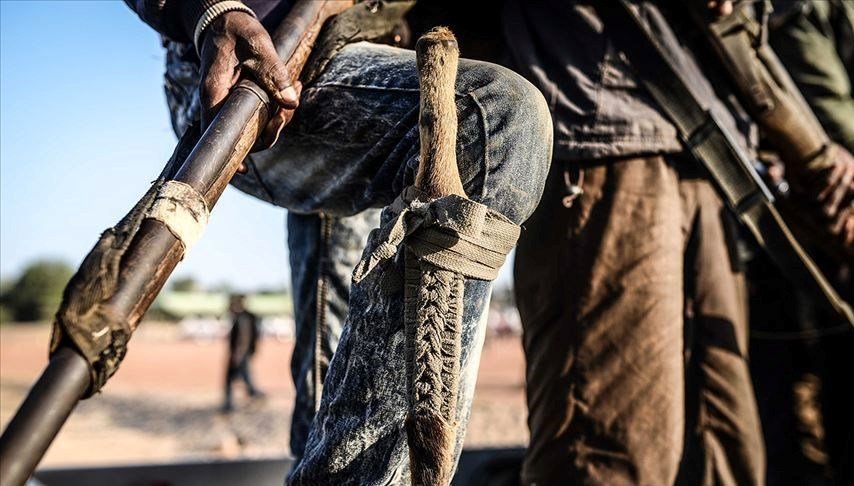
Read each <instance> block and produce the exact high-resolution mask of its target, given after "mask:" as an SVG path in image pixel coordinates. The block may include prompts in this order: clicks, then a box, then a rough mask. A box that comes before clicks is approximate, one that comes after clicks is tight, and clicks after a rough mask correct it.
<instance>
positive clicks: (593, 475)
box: [516, 156, 764, 485]
mask: <svg viewBox="0 0 854 486" xmlns="http://www.w3.org/2000/svg"><path fill="white" fill-rule="evenodd" d="M562 165H563V164H562V163H560V162H555V163H554V167H553V172H552V174H551V176H550V178H549V183H548V185H547V188H546V192H545V195H544V197H543V202H542V203H541V205H540V207H539V208H538V209H537V211H536V212H535V214H534V216H533V217H532V218H531V219H530V220H529V221H528V222H527V223H525V226H526V228H527V231H526V232H524V233H523V234H522V237H521V239H520V241H519V246H518V248H517V254H516V298H517V303H518V306H519V311H520V314H521V317H522V324H523V329H524V348H525V355H526V361H527V365H526V366H527V371H526V373H527V399H528V408H529V418H528V424H529V427H530V430H531V443H530V446H529V449H528V451H527V453H526V457H525V461H524V465H523V472H522V475H523V481H524V483H525V484H537V485H551V484H567V485H569V484H597V485H598V484H608V485H623V484H632V485H638V484H639V485H671V484H674V483H675V484H691V485H695V484H739V485H751V484H752V485H759V484H763V481H764V479H763V478H764V453H763V445H762V436H761V431H760V428H759V422H758V416H757V408H756V403H755V400H754V396H753V390H752V387H751V382H750V375H749V373H748V366H747V356H746V352H747V328H746V315H745V312H746V310H745V306H744V299H745V295H744V280H743V276H742V275H741V274H740V273H739V272H737V271H736V270H735V268H737V267H735V266H734V265H733V260H732V259H731V256H730V249H729V248H728V245H727V237H726V236H727V235H726V234H725V228H726V225H725V224H723V222H722V217H723V215H724V208H723V207H722V203H721V201H720V199H719V198H718V197H717V195H716V194H715V192H714V189H713V188H712V187H711V185H710V183H709V182H708V181H707V180H706V179H705V178H704V177H703V176H702V175H701V174H699V173H698V172H699V170H698V169H697V168H696V164H695V163H693V162H692V161H689V160H682V159H679V160H676V158H675V156H648V157H639V158H634V159H617V160H600V161H597V162H596V163H591V164H587V165H586V168H583V169H582V173H583V182H582V183H581V184H580V185H581V186H582V188H583V191H584V193H583V194H582V195H581V196H580V197H579V198H578V199H576V200H575V201H574V203H573V205H572V207H571V208H569V209H567V208H565V207H564V206H563V205H562V204H561V197H562V196H563V195H564V192H563V191H564V190H565V189H564V187H565V186H564V179H563V173H562V167H561V166H562ZM581 165H582V166H583V165H584V164H583V163H582V164H581ZM570 173H572V172H571V171H570ZM686 316H687V317H688V318H689V319H688V320H687V323H689V324H688V325H686ZM686 356H687V357H686Z"/></svg>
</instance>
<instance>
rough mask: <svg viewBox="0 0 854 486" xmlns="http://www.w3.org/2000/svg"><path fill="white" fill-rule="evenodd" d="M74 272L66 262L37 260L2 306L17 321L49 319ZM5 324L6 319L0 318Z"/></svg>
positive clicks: (18, 281) (25, 271)
mask: <svg viewBox="0 0 854 486" xmlns="http://www.w3.org/2000/svg"><path fill="white" fill-rule="evenodd" d="M73 273H74V270H73V269H72V268H71V267H70V266H69V265H68V264H67V263H65V262H61V261H54V260H39V261H36V262H34V263H32V264H30V265H29V266H28V267H27V268H25V269H24V271H23V272H22V273H21V276H20V277H18V280H17V281H16V282H15V283H14V284H13V285H12V286H11V288H10V289H8V290H7V291H6V292H5V293H4V295H3V305H4V307H6V308H7V309H8V310H9V311H10V312H11V315H12V316H11V317H12V319H14V320H16V321H40V320H45V319H51V318H52V317H53V315H54V313H56V310H57V309H58V308H59V303H60V302H61V301H62V291H63V290H64V289H65V284H67V283H68V279H70V278H71V275H72V274H73ZM3 321H4V322H5V321H6V319H5V316H4V318H3Z"/></svg>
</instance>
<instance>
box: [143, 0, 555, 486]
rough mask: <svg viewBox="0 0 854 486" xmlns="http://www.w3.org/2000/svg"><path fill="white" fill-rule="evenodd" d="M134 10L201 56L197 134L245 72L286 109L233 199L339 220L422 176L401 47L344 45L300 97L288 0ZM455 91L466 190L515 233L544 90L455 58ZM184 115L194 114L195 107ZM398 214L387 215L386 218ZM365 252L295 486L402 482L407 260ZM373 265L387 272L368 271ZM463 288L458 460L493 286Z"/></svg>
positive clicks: (542, 116)
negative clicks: (293, 74) (289, 54)
mask: <svg viewBox="0 0 854 486" xmlns="http://www.w3.org/2000/svg"><path fill="white" fill-rule="evenodd" d="M129 3H130V4H131V6H132V7H133V8H134V9H135V10H136V12H137V13H138V14H139V15H140V17H141V18H142V19H143V20H144V21H146V22H147V23H148V24H149V25H151V26H152V27H154V28H155V29H157V30H158V31H159V32H160V33H161V34H163V35H164V36H166V37H167V38H169V39H170V40H172V41H175V42H180V43H183V44H185V45H186V46H190V47H187V48H186V49H185V50H184V52H183V55H184V56H186V57H185V59H191V60H192V58H193V56H195V53H196V52H197V53H198V59H199V61H198V63H199V68H200V82H199V88H200V96H199V98H198V103H199V106H198V111H199V112H200V118H201V122H202V126H203V127H204V126H206V125H207V124H208V123H209V122H210V120H211V119H212V118H213V116H214V115H215V113H216V111H217V109H218V108H219V106H220V105H221V103H222V101H223V100H224V99H225V97H226V95H227V94H228V92H229V90H230V89H231V88H232V87H233V86H234V85H235V83H236V82H237V81H238V80H239V78H240V77H241V76H246V77H250V78H251V79H253V80H255V81H256V82H257V83H258V84H259V85H260V86H261V87H262V88H263V89H264V90H265V91H266V92H267V94H268V95H269V96H270V97H271V98H272V99H273V100H274V101H275V102H276V103H277V104H278V106H279V107H280V108H281V110H280V111H279V114H278V115H277V116H273V117H272V118H271V121H270V123H269V124H268V125H267V127H266V128H265V129H264V131H263V136H262V137H261V142H262V144H263V146H264V147H268V148H266V149H265V150H260V151H257V152H255V153H253V154H252V155H250V156H249V157H248V158H247V159H246V161H245V163H244V166H243V167H242V168H241V172H242V174H241V175H239V176H237V177H236V178H235V179H234V180H233V181H232V183H233V184H234V185H235V186H237V187H238V188H239V189H241V190H243V191H245V192H247V193H249V194H252V195H254V196H256V197H259V198H261V199H263V200H266V201H268V202H271V203H273V204H277V205H279V206H282V207H285V208H287V209H289V210H293V211H296V212H299V213H324V214H327V215H332V216H349V215H353V214H357V213H359V212H361V211H364V210H365V209H368V208H371V207H381V206H385V205H388V204H390V203H392V202H393V201H394V200H395V198H396V197H398V195H400V194H401V192H402V191H403V189H404V188H405V187H407V186H408V185H410V184H411V183H412V181H413V176H414V174H415V169H416V168H417V166H418V148H419V147H418V142H419V127H418V123H417V122H418V112H419V110H418V107H419V86H418V77H417V75H416V70H415V56H414V54H413V53H412V52H411V51H405V50H401V49H395V48H391V47H385V46H379V45H375V44H369V43H363V42H361V43H353V44H349V45H346V46H344V47H343V48H341V49H340V50H338V51H337V52H336V53H334V55H333V56H331V57H330V58H329V59H328V60H327V61H328V62H327V64H326V65H325V67H324V69H322V70H320V72H319V73H317V75H316V76H315V77H314V78H313V79H311V80H310V81H309V82H308V83H307V85H306V86H305V87H304V89H303V87H302V86H301V85H300V84H299V82H298V81H296V80H292V79H288V76H287V75H286V71H285V69H284V68H283V66H282V63H281V61H280V60H279V59H278V58H277V56H276V53H275V50H274V49H273V45H272V42H271V40H270V36H269V34H268V31H269V30H271V28H272V27H273V26H275V25H276V24H277V23H278V21H279V20H280V19H281V18H282V16H283V15H284V13H285V12H286V11H287V10H288V8H289V3H290V2H286V1H280V2H264V1H255V2H252V1H247V2H245V3H240V2H234V1H211V0H204V1H186V2H177V1H174V2H173V1H171V0H166V1H165V2H164V1H156V2H151V1H145V0H137V1H133V2H129ZM367 3H368V4H367V5H366V4H360V5H356V6H355V7H353V9H363V11H364V12H368V11H378V12H379V14H381V13H382V12H383V7H386V8H389V9H390V8H391V7H388V6H387V5H386V4H384V3H380V2H367ZM345 14H346V12H345ZM345 14H342V16H343V15H345ZM191 43H192V45H191ZM193 46H194V47H193ZM191 62H192V61H191ZM456 93H457V96H456V108H457V111H458V117H459V128H458V133H457V143H456V150H455V152H456V153H457V157H458V167H459V170H460V178H461V181H462V183H463V186H464V189H465V193H466V194H467V195H468V196H469V197H470V198H471V200H473V201H474V202H475V204H479V205H485V206H482V207H485V208H488V210H487V211H486V215H487V221H486V222H485V223H484V224H486V225H487V226H488V225H489V224H494V222H496V221H497V222H499V223H500V224H502V225H505V226H506V225H512V224H514V223H515V224H516V225H518V224H520V223H521V222H522V221H524V220H525V219H527V217H528V216H529V215H530V213H531V212H532V211H533V209H534V207H535V206H536V204H537V202H538V201H539V197H540V194H541V191H542V187H543V183H544V180H545V176H546V171H547V167H548V163H549V160H550V155H551V125H550V119H549V116H548V112H547V108H546V106H545V103H544V101H543V99H542V96H541V95H540V94H539V92H537V91H536V89H534V88H533V86H531V85H530V84H529V83H527V82H526V81H524V80H523V79H522V78H521V77H519V76H517V75H515V74H513V73H512V72H510V71H508V70H505V69H502V68H499V67H497V66H494V65H490V64H486V63H480V62H474V61H465V60H463V61H461V62H460V64H459V74H458V80H457V83H456ZM193 100H195V97H193ZM194 102H195V101H191V102H190V103H189V104H184V105H183V106H191V105H192V103H194ZM298 103H299V105H300V108H299V109H298V110H297V111H296V112H295V113H294V115H293V116H294V118H293V121H292V122H291V123H290V124H289V125H288V126H287V128H286V129H285V130H284V131H283V132H282V133H281V135H282V136H281V138H280V137H279V133H280V132H281V130H282V126H283V125H284V123H285V122H287V121H289V120H288V118H289V117H290V116H291V113H293V112H292V109H293V108H295V107H296V106H297V104H298ZM188 112H189V113H190V116H191V117H192V108H190V109H189V110H188ZM398 211H399V209H397V208H389V209H387V210H386V212H385V213H384V217H383V219H384V221H385V222H389V221H391V220H393V218H394V217H396V216H397V214H396V213H397V212H398ZM490 222H493V223H490ZM380 237H381V235H379V234H377V235H376V236H373V237H372V240H371V242H370V243H369V245H368V250H371V249H372V248H373V249H376V248H385V247H384V246H383V245H384V242H382V241H379V238H380ZM480 243H482V244H484V245H486V246H490V245H492V244H493V243H494V242H488V241H487V242H483V241H481V242H480ZM507 250H509V248H508V249H507ZM373 256H374V255H373V254H370V253H369V251H366V259H367V260H366V261H365V262H364V263H365V266H364V268H367V269H368V270H367V271H366V272H364V273H363V274H362V276H361V278H360V281H359V283H358V284H357V285H354V287H353V289H352V293H351V295H350V310H351V312H350V314H349V316H348V318H347V325H346V327H345V330H344V333H343V335H342V337H341V341H340V343H339V346H338V349H337V351H336V355H335V357H334V359H333V360H332V362H331V363H330V367H329V371H328V376H327V377H326V380H325V385H326V387H325V389H324V393H323V398H322V401H321V403H320V408H319V410H318V414H317V417H316V418H315V420H314V422H313V424H312V429H311V432H310V433H309V435H308V440H307V445H306V447H305V450H304V452H303V455H302V460H301V461H300V463H299V464H298V465H297V466H296V468H295V470H294V471H293V472H292V473H291V476H290V481H291V482H292V483H294V484H388V483H391V482H394V483H399V482H403V481H406V478H407V477H408V475H409V471H408V470H407V467H406V465H407V463H408V458H407V455H408V450H407V445H406V435H405V432H404V423H403V422H404V418H405V415H406V407H407V404H406V402H407V399H406V396H405V384H406V381H407V380H406V377H405V375H404V369H405V366H404V363H403V356H404V354H405V353H404V349H403V347H404V346H403V330H402V321H403V316H402V290H401V289H400V288H399V286H397V285H399V284H395V282H394V280H395V279H394V278H391V277H388V275H393V274H397V273H400V268H401V265H402V262H400V261H399V259H398V260H394V261H392V260H389V259H387V257H382V259H381V261H376V260H373V259H372V257H373ZM502 259H503V258H502ZM378 264H379V265H380V266H381V267H380V269H381V270H382V271H374V272H371V271H370V270H369V269H370V268H373V267H374V266H375V265H378ZM494 270H497V268H490V269H489V271H490V272H491V271H494ZM487 273H489V272H487ZM462 282H464V286H463V287H462V289H463V300H462V302H463V306H462V308H461V309H460V310H459V312H460V314H461V323H462V328H461V329H462V334H461V350H460V362H459V363H458V364H459V369H460V372H459V375H460V378H459V390H458V393H457V394H456V395H457V396H458V398H457V401H456V403H455V404H453V407H454V408H455V409H456V411H457V412H456V415H457V417H459V419H458V420H459V422H458V423H457V425H456V429H455V430H454V434H455V437H454V438H453V439H454V443H455V444H456V446H455V447H454V449H455V450H454V451H452V455H453V457H454V458H455V457H458V455H459V452H460V450H461V444H462V437H463V434H464V430H465V421H466V416H467V410H468V408H469V406H470V401H471V398H472V392H473V385H474V376H475V375H476V369H477V364H478V361H479V351H480V346H481V345H482V339H483V335H484V329H483V326H484V322H485V320H484V319H482V318H483V315H484V313H485V312H486V304H487V302H488V298H489V292H490V288H491V285H490V282H489V279H488V278H486V279H484V278H468V277H466V278H465V279H463V281H462ZM318 298H319V297H318ZM294 452H295V453H296V454H299V453H300V451H296V450H295V451H294Z"/></svg>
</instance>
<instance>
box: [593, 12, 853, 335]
mask: <svg viewBox="0 0 854 486" xmlns="http://www.w3.org/2000/svg"><path fill="white" fill-rule="evenodd" d="M617 3H618V4H619V5H617V7H618V8H611V7H613V6H615V5H614V4H613V3H611V4H610V5H608V6H607V7H605V6H602V5H599V6H598V7H597V11H598V12H599V13H600V15H601V17H602V19H603V20H604V21H605V25H606V28H608V26H609V25H610V26H611V28H612V29H614V30H615V31H619V33H620V35H616V36H614V37H615V41H616V43H617V44H618V45H619V47H620V48H621V50H623V51H624V52H625V53H626V55H628V57H629V60H630V61H631V63H632V67H633V68H634V69H636V70H637V71H638V73H639V74H640V82H641V83H642V84H643V86H644V87H645V88H646V89H647V90H648V91H649V93H650V94H651V95H652V97H653V99H655V101H656V102H657V103H658V104H659V105H660V106H661V108H662V110H663V111H664V113H665V115H666V116H667V117H668V118H669V119H670V121H671V122H672V123H673V124H674V125H675V126H676V129H677V131H678V132H679V135H680V138H681V139H682V142H683V143H684V145H685V146H686V148H687V149H688V150H689V151H690V152H691V154H692V155H693V156H694V157H695V158H696V159H697V160H698V161H699V162H700V163H701V164H702V165H703V166H704V167H705V168H706V169H707V170H708V171H709V173H710V174H711V178H712V180H713V181H714V183H715V186H716V188H717V189H718V193H719V195H720V196H721V198H722V199H723V200H724V201H726V203H727V204H728V205H729V207H730V208H731V209H732V210H733V211H734V212H735V213H736V214H737V216H738V217H739V219H740V220H741V221H742V223H744V225H745V226H746V227H747V228H748V229H749V230H750V232H751V234H753V236H754V237H755V238H756V241H757V242H758V243H759V245H760V246H762V248H764V249H765V251H766V252H767V253H768V254H769V255H770V257H771V259H772V260H773V261H774V262H775V263H776V264H777V266H779V267H780V269H781V270H782V272H783V274H784V275H785V276H786V277H787V278H788V279H789V280H790V281H791V282H792V283H794V284H795V285H798V286H801V287H802V288H803V289H804V290H806V291H807V292H808V293H809V294H811V295H812V296H813V297H814V298H815V299H817V301H818V302H821V303H822V304H823V305H825V307H827V308H828V309H829V310H832V311H833V312H835V313H836V314H838V315H839V316H841V317H842V318H844V319H845V320H846V321H847V322H848V323H849V324H851V325H852V326H854V313H852V311H851V307H850V306H849V305H848V304H847V303H846V302H845V301H844V300H843V299H842V298H841V297H840V296H839V295H838V294H837V293H836V291H835V290H834V289H833V287H832V286H831V285H830V283H829V282H828V281H827V279H826V278H825V277H824V275H823V274H822V273H821V271H820V270H819V269H818V267H817V266H816V264H815V263H814V262H813V261H812V259H810V257H809V256H808V255H807V254H806V252H805V251H804V249H803V248H802V247H801V245H800V244H799V243H798V241H797V240H796V239H795V237H794V236H793V235H792V233H791V231H790V230H789V228H788V226H786V223H785V222H784V221H783V218H782V217H781V216H780V214H779V213H778V211H777V209H776V208H775V207H774V204H773V203H774V197H773V196H772V195H771V192H770V191H769V190H768V188H767V186H766V185H765V183H764V182H763V181H762V179H761V178H760V177H759V174H758V173H757V172H756V170H755V169H754V167H753V165H752V163H751V160H750V157H749V156H748V154H747V153H746V152H745V150H744V149H743V148H742V147H741V146H740V145H739V144H738V143H736V141H735V139H734V137H733V136H732V134H730V133H729V131H728V130H727V129H726V127H724V126H723V125H722V124H721V123H719V122H718V120H717V118H716V117H715V116H714V114H713V113H712V112H711V111H710V110H708V109H706V108H705V107H704V105H703V103H702V102H701V101H700V100H701V98H700V97H698V96H697V95H696V94H695V92H694V91H693V89H692V87H691V85H690V84H689V83H688V82H686V80H685V78H684V77H683V76H682V74H681V73H680V72H679V71H678V70H677V69H675V68H674V67H673V65H674V64H673V63H672V62H671V60H670V57H669V51H668V50H667V49H665V48H664V47H663V46H662V45H661V44H660V43H659V41H658V37H657V36H656V34H655V32H652V31H650V30H649V28H648V26H647V24H646V23H645V22H644V20H643V19H642V18H641V17H640V13H639V12H638V11H637V10H636V9H635V7H633V6H632V3H631V2H630V1H629V0H617Z"/></svg>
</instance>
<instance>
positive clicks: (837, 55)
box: [769, 0, 854, 152]
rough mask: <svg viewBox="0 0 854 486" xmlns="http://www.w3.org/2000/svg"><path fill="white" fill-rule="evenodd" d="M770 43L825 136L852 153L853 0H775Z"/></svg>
mask: <svg viewBox="0 0 854 486" xmlns="http://www.w3.org/2000/svg"><path fill="white" fill-rule="evenodd" d="M774 7H775V9H776V12H775V15H774V18H773V19H772V22H771V29H770V35H769V42H770V44H771V47H772V48H773V49H774V51H775V52H776V53H777V55H778V56H779V57H780V60H781V61H782V62H783V64H784V65H785V66H786V69H788V71H789V73H790V74H791V76H792V79H794V81H795V83H797V85H798V87H799V88H800V89H801V92H802V93H803V95H804V98H806V100H807V102H808V103H809V104H810V106H811V107H812V109H813V111H814V112H815V114H816V116H817V117H818V119H819V121H820V122H821V124H822V125H823V126H824V128H825V130H827V132H828V135H830V138H831V139H833V140H834V141H836V142H837V143H839V144H840V145H843V146H845V147H846V148H847V149H848V150H849V151H852V152H854V97H852V87H851V84H852V80H854V0H800V1H791V0H776V1H775V2H774Z"/></svg>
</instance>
